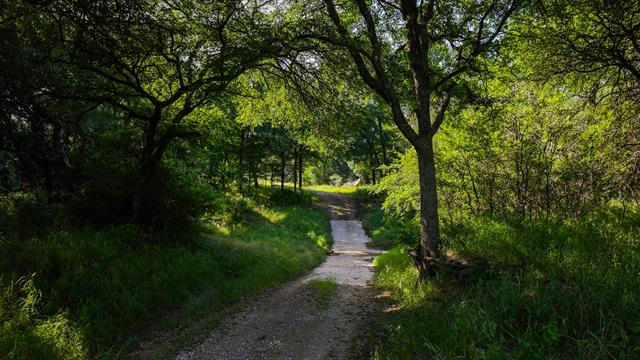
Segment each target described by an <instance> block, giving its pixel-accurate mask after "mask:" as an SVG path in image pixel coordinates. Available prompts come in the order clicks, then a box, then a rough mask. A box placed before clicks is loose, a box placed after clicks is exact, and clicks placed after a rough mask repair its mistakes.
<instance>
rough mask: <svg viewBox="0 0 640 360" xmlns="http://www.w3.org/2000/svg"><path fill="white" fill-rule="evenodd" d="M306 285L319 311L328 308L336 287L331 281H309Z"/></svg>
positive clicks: (333, 281)
mask: <svg viewBox="0 0 640 360" xmlns="http://www.w3.org/2000/svg"><path fill="white" fill-rule="evenodd" d="M308 285H309V287H310V288H311V292H312V293H313V298H314V300H315V304H316V306H317V307H318V308H319V309H326V308H327V307H328V306H329V303H330V302H331V298H332V297H333V295H334V294H335V292H336V290H337V287H338V285H337V284H336V282H335V280H333V279H312V280H309V282H308Z"/></svg>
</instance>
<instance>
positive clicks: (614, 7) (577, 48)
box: [517, 0, 640, 102]
mask: <svg viewBox="0 0 640 360" xmlns="http://www.w3.org/2000/svg"><path fill="white" fill-rule="evenodd" d="M540 5H541V6H540V7H539V11H538V12H536V13H533V14H531V15H530V16H528V17H525V18H524V19H523V20H526V21H523V22H522V24H521V26H520V27H519V31H517V33H519V35H520V37H519V39H520V40H523V41H521V45H522V46H526V47H528V48H529V49H528V50H529V52H530V55H529V56H528V58H529V60H533V61H532V63H533V64H535V65H536V69H537V70H538V71H539V72H540V73H541V74H542V75H543V76H548V75H567V74H579V75H580V77H581V79H582V82H583V83H585V81H584V80H587V79H588V78H590V81H586V83H590V89H589V90H590V91H591V92H592V95H597V93H598V92H601V93H602V95H608V94H611V93H613V94H614V95H618V96H619V97H623V98H626V99H633V101H636V102H638V101H640V91H639V90H638V89H639V88H640V16H639V15H638V14H640V3H639V2H637V1H622V0H614V1H600V0H578V1H574V0H571V1H568V0H547V1H542V2H540ZM531 50H533V51H531ZM602 95H601V96H599V97H602Z"/></svg>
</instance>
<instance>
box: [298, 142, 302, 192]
mask: <svg viewBox="0 0 640 360" xmlns="http://www.w3.org/2000/svg"><path fill="white" fill-rule="evenodd" d="M302 173H303V168H302V149H300V152H299V153H298V189H300V190H302Z"/></svg>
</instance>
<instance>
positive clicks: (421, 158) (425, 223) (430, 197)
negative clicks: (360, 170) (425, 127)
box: [414, 138, 440, 279]
mask: <svg viewBox="0 0 640 360" xmlns="http://www.w3.org/2000/svg"><path fill="white" fill-rule="evenodd" d="M416 152H417V154H418V175H419V181H420V226H421V238H420V248H419V251H420V253H419V256H420V258H421V259H422V262H423V264H422V266H418V269H419V270H420V275H421V277H422V278H424V279H426V278H429V277H431V276H433V275H435V268H434V265H435V264H434V263H433V262H431V261H429V260H428V259H432V258H439V257H440V222H439V218H438V194H437V188H436V169H435V161H434V154H433V143H432V139H431V138H427V139H424V141H422V143H421V144H420V146H419V147H416ZM414 261H415V260H414ZM416 265H418V264H416Z"/></svg>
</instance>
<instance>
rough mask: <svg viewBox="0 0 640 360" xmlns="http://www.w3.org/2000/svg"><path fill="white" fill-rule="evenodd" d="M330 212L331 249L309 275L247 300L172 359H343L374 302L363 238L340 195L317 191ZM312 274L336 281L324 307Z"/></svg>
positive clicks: (369, 316)
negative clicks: (317, 301) (318, 300)
mask: <svg viewBox="0 0 640 360" xmlns="http://www.w3.org/2000/svg"><path fill="white" fill-rule="evenodd" d="M318 194H319V195H320V197H321V199H322V206H324V207H325V208H327V210H328V211H329V214H330V216H331V230H332V235H333V239H334V245H333V247H332V250H333V253H332V255H330V256H329V257H328V259H327V260H326V261H325V262H324V263H322V264H321V265H320V266H319V267H317V268H316V269H314V271H313V272H312V273H310V274H309V275H307V276H305V277H304V278H302V279H299V280H296V281H293V282H291V283H289V284H286V285H285V286H283V287H281V288H280V289H278V290H276V291H275V292H273V293H271V294H268V295H265V296H263V297H261V298H260V299H258V300H256V301H255V302H252V303H251V304H250V305H249V306H247V308H246V309H244V310H243V311H241V312H240V313H238V314H236V315H235V316H233V317H232V318H231V319H229V320H228V321H226V322H225V323H223V324H222V325H221V326H219V327H218V328H217V329H216V330H215V331H213V332H212V333H211V334H209V336H208V337H207V338H206V340H204V342H202V343H200V344H198V345H197V346H195V347H194V348H192V349H189V350H187V351H183V352H182V353H180V354H179V355H178V356H177V359H180V360H187V359H344V358H345V357H346V356H347V355H348V352H349V349H350V348H351V347H354V346H355V347H357V346H358V345H357V344H356V343H355V342H356V341H355V340H354V339H355V338H356V336H357V335H359V333H360V332H362V331H366V330H367V328H368V327H369V326H370V322H371V319H372V314H374V312H375V311H377V310H378V307H379V306H380V304H379V302H377V301H376V300H375V299H374V293H373V290H372V289H371V287H370V286H369V282H370V281H371V279H372V276H373V269H372V264H371V262H372V260H373V257H374V256H375V255H377V254H378V251H375V250H371V249H368V248H367V246H366V243H367V242H368V241H369V238H368V237H367V236H366V234H365V232H364V230H363V229H362V224H361V223H360V221H358V220H355V210H354V208H353V205H352V204H351V203H350V201H349V199H348V197H347V196H345V195H341V194H335V193H326V192H318ZM316 278H332V279H334V280H335V281H336V282H337V283H338V287H337V290H336V293H335V295H334V296H333V298H332V299H331V302H330V303H329V305H328V306H327V307H326V309H319V308H318V307H317V306H316V304H315V302H314V298H313V294H312V292H311V290H310V288H309V286H308V285H307V283H308V281H309V280H311V279H316Z"/></svg>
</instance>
